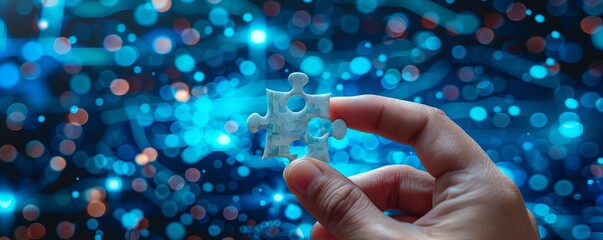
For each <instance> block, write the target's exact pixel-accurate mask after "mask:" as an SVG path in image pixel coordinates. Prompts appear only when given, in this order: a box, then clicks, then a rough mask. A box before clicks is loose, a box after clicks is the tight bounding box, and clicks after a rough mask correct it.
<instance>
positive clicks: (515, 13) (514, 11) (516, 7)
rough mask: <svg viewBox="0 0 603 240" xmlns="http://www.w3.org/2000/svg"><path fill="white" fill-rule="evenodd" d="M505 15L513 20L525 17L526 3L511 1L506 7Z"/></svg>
mask: <svg viewBox="0 0 603 240" xmlns="http://www.w3.org/2000/svg"><path fill="white" fill-rule="evenodd" d="M507 17H509V19H511V20H513V21H521V20H522V19H524V18H525V17H526V5H523V3H513V4H511V5H509V7H507Z"/></svg>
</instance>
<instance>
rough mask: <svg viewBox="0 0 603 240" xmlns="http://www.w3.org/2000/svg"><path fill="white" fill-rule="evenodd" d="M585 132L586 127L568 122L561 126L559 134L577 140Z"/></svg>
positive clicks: (578, 123)
mask: <svg viewBox="0 0 603 240" xmlns="http://www.w3.org/2000/svg"><path fill="white" fill-rule="evenodd" d="M583 132H584V126H582V123H580V122H578V121H566V122H563V123H561V125H559V133H561V135H562V136H564V137H567V138H577V137H579V136H581V135H582V133H583Z"/></svg>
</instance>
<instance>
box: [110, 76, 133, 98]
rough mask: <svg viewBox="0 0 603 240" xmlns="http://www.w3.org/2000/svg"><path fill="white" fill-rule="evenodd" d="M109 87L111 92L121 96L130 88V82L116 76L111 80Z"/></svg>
mask: <svg viewBox="0 0 603 240" xmlns="http://www.w3.org/2000/svg"><path fill="white" fill-rule="evenodd" d="M110 88H111V92H112V93H113V94H115V95H117V96H122V95H125V94H126V93H128V90H130V84H129V83H128V81H126V80H124V79H121V78H118V79H115V80H113V81H112V82H111V86H110Z"/></svg>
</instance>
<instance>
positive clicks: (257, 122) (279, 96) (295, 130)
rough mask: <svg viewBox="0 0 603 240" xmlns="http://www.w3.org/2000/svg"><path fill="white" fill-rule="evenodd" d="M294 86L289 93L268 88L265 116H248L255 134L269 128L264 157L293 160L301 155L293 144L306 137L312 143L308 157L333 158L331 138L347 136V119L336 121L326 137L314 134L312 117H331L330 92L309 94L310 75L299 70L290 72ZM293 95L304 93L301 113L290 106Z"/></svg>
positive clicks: (308, 143) (248, 125)
mask: <svg viewBox="0 0 603 240" xmlns="http://www.w3.org/2000/svg"><path fill="white" fill-rule="evenodd" d="M288 79H289V82H290V83H291V85H292V89H291V91H289V92H278V91H274V90H270V89H266V95H267V97H268V110H267V112H266V116H264V117H262V116H260V115H259V114H257V113H253V114H251V115H250V116H249V118H248V119H247V127H248V128H249V131H251V132H253V133H255V132H257V131H258V130H259V129H260V128H264V129H266V146H265V149H264V156H263V159H267V158H272V157H285V158H287V159H289V160H290V161H292V160H295V159H297V158H298V156H297V154H291V153H290V145H291V143H293V142H294V141H296V140H302V141H304V142H305V143H306V144H307V145H308V152H307V154H306V157H312V158H316V159H320V160H323V161H329V152H328V141H327V140H328V137H329V136H333V137H335V138H337V139H342V138H343V137H344V136H345V130H346V126H345V122H343V120H340V119H338V120H336V121H335V122H333V125H332V129H331V132H330V133H329V134H325V135H324V136H322V137H318V138H317V137H313V136H311V135H310V134H309V132H308V123H309V121H310V119H312V118H317V117H318V118H325V119H330V118H329V99H330V96H331V95H330V94H318V95H309V94H306V93H305V92H304V91H303V87H304V86H305V85H306V84H308V82H309V78H308V76H307V75H306V74H304V73H300V72H296V73H292V74H290V75H289V78H288ZM292 96H301V97H302V98H303V99H304V100H305V102H306V105H305V107H304V108H303V109H302V110H301V111H299V112H293V111H291V110H290V109H289V108H288V107H287V101H288V100H289V98H291V97H292Z"/></svg>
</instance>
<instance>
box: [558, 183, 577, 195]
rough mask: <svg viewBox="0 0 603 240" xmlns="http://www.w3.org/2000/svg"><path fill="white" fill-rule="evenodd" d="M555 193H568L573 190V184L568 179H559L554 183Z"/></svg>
mask: <svg viewBox="0 0 603 240" xmlns="http://www.w3.org/2000/svg"><path fill="white" fill-rule="evenodd" d="M554 189H555V193H557V195H559V196H567V195H570V194H571V193H572V192H573V191H574V184H572V182H570V181H568V180H561V181H558V182H557V183H555V187H554Z"/></svg>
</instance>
